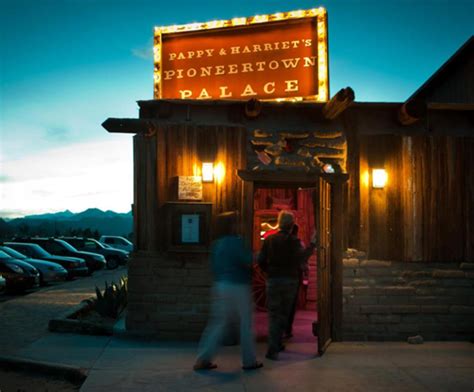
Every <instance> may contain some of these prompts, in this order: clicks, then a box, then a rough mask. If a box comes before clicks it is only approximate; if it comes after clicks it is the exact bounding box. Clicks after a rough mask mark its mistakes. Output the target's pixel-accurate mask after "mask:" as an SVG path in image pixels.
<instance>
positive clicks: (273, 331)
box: [267, 278, 298, 354]
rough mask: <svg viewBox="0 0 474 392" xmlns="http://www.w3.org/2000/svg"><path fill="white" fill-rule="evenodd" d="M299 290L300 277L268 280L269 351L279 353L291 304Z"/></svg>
mask: <svg viewBox="0 0 474 392" xmlns="http://www.w3.org/2000/svg"><path fill="white" fill-rule="evenodd" d="M297 290H298V278H269V279H268V280H267V307H268V352H269V353H272V354H276V353H278V351H280V346H281V337H282V335H283V332H284V331H285V329H286V328H287V326H288V319H289V316H290V312H291V306H292V305H293V301H294V299H295V295H296V291H297Z"/></svg>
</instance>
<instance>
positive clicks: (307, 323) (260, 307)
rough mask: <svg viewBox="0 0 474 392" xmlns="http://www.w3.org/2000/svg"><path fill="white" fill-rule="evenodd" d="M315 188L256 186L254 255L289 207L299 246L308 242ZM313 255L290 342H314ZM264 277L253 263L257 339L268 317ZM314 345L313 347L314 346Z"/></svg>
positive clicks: (265, 328) (264, 335)
mask: <svg viewBox="0 0 474 392" xmlns="http://www.w3.org/2000/svg"><path fill="white" fill-rule="evenodd" d="M316 197H317V190H316V188H314V187H303V186H297V185H294V184H292V185H291V186H287V187H281V186H278V187H272V186H270V185H265V186H256V187H255V191H254V196H253V229H252V246H253V252H254V254H255V255H257V254H258V253H259V252H260V249H261V247H262V244H263V241H264V239H265V238H266V237H267V236H268V235H270V234H272V233H274V232H276V231H277V230H278V226H277V217H278V213H279V212H280V211H281V210H289V211H291V212H293V214H294V215H295V220H296V224H297V225H298V238H299V239H300V240H301V242H302V244H303V246H305V247H306V246H308V245H309V243H310V239H311V235H312V233H313V231H314V230H315V229H316V222H315V216H316V215H315V198H316ZM317 281H318V279H317V256H316V252H314V253H313V254H312V255H311V257H310V258H309V260H308V270H307V273H305V274H302V277H301V281H300V287H299V291H298V297H297V302H296V311H295V317H294V321H293V327H292V335H293V336H292V337H291V339H290V342H294V343H303V342H308V343H309V342H312V343H315V346H316V342H317V338H316V337H315V336H314V335H313V322H315V321H317V319H318V314H317V301H318V298H317V295H318V294H317V293H318V289H317ZM265 287H266V278H265V275H264V273H263V272H262V271H261V270H260V269H259V268H258V267H257V266H256V267H255V271H254V279H253V292H254V300H255V304H256V306H255V332H256V336H257V340H259V341H266V339H267V334H268V319H267V309H266V293H265ZM315 346H314V347H315Z"/></svg>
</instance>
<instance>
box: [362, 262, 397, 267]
mask: <svg viewBox="0 0 474 392" xmlns="http://www.w3.org/2000/svg"><path fill="white" fill-rule="evenodd" d="M360 266H361V267H367V268H389V267H391V266H392V262H391V261H382V260H362V261H361V262H360Z"/></svg>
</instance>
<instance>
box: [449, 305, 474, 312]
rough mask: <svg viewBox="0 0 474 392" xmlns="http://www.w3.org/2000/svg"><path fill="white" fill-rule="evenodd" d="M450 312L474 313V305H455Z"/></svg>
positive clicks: (450, 308)
mask: <svg viewBox="0 0 474 392" xmlns="http://www.w3.org/2000/svg"><path fill="white" fill-rule="evenodd" d="M449 312H450V313H454V314H474V306H463V305H453V306H450V307H449Z"/></svg>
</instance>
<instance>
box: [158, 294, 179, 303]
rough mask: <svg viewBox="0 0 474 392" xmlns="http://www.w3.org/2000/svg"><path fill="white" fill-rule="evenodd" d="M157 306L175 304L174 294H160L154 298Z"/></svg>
mask: <svg viewBox="0 0 474 392" xmlns="http://www.w3.org/2000/svg"><path fill="white" fill-rule="evenodd" d="M154 302H156V303H158V304H175V303H176V302H177V299H176V294H162V295H158V296H156V297H155V301H154Z"/></svg>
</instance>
